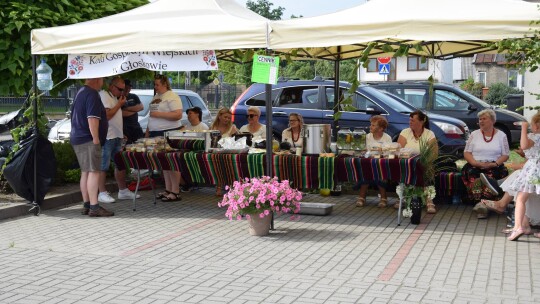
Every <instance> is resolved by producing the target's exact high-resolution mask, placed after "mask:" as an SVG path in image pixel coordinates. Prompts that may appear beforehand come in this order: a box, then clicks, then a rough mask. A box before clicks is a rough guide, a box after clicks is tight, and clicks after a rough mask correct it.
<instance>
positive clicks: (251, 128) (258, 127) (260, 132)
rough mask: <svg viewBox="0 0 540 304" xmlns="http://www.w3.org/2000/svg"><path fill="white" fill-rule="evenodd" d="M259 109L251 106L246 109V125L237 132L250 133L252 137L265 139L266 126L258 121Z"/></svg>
mask: <svg viewBox="0 0 540 304" xmlns="http://www.w3.org/2000/svg"><path fill="white" fill-rule="evenodd" d="M260 116H261V110H260V109H259V107H255V106H251V107H249V108H248V110H247V118H248V123H247V125H243V126H242V127H241V128H240V131H239V133H251V134H252V135H253V138H254V139H255V138H262V139H266V126H265V125H263V124H262V123H260V122H259V117H260Z"/></svg>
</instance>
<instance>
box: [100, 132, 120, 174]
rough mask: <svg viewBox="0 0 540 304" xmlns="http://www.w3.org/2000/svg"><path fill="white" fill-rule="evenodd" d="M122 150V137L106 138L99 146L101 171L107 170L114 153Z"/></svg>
mask: <svg viewBox="0 0 540 304" xmlns="http://www.w3.org/2000/svg"><path fill="white" fill-rule="evenodd" d="M121 150H122V138H113V139H107V140H106V141H105V145H103V147H102V148H101V151H102V152H101V154H102V158H101V171H108V170H109V166H110V165H111V160H112V159H113V157H114V155H115V154H116V153H118V152H120V151H121Z"/></svg>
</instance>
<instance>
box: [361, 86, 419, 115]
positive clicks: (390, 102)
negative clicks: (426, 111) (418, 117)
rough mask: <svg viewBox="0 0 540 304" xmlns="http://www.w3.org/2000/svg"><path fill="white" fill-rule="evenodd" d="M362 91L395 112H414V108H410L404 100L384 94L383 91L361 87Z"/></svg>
mask: <svg viewBox="0 0 540 304" xmlns="http://www.w3.org/2000/svg"><path fill="white" fill-rule="evenodd" d="M363 90H364V91H365V92H368V93H369V94H371V95H373V96H374V97H375V98H377V99H379V100H382V101H383V102H384V103H385V104H386V105H387V106H388V107H390V108H392V109H393V110H394V111H396V112H400V113H411V112H414V111H416V108H415V107H413V106H411V105H410V104H409V103H407V102H406V101H405V100H403V99H401V98H399V97H397V96H395V95H392V94H390V93H388V94H386V93H384V92H383V91H379V90H377V89H375V88H372V87H363Z"/></svg>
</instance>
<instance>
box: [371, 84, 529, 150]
mask: <svg viewBox="0 0 540 304" xmlns="http://www.w3.org/2000/svg"><path fill="white" fill-rule="evenodd" d="M368 84H369V85H370V86H372V87H374V88H377V89H380V90H385V91H388V92H390V93H392V94H394V95H396V96H399V97H400V98H402V99H405V100H406V101H407V102H409V103H410V104H411V105H413V106H415V107H417V108H419V109H422V110H426V111H429V112H431V113H436V114H440V115H446V116H451V117H454V118H458V119H460V120H463V121H464V122H465V123H466V124H467V126H468V127H469V130H471V131H473V130H476V129H478V112H480V111H482V110H484V109H493V110H494V111H495V113H496V115H497V122H496V123H495V128H497V129H499V130H501V131H503V132H504V133H505V134H506V136H507V137H508V142H509V143H519V138H520V132H521V127H520V126H516V125H514V122H517V121H525V117H523V116H522V115H520V114H518V113H515V112H512V111H508V110H506V109H501V108H497V107H494V106H492V105H490V104H488V103H486V102H484V101H482V100H481V99H479V98H478V97H476V96H474V95H472V94H470V93H468V92H467V91H464V90H462V89H460V88H458V87H454V86H451V85H448V84H443V83H435V84H433V94H432V96H431V98H430V95H429V87H430V83H429V82H425V81H405V82H374V83H368Z"/></svg>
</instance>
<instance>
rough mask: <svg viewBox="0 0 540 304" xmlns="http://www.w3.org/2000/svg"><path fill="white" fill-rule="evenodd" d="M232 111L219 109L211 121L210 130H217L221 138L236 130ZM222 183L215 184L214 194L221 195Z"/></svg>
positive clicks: (232, 133) (230, 134)
mask: <svg viewBox="0 0 540 304" xmlns="http://www.w3.org/2000/svg"><path fill="white" fill-rule="evenodd" d="M231 118H232V113H231V110H229V109H227V108H221V109H219V111H218V113H217V115H216V118H215V119H214V122H212V126H211V127H210V129H211V130H217V131H219V133H220V134H221V137H222V138H225V137H232V136H234V134H236V133H237V132H238V129H236V126H235V125H234V124H233V123H232V119H231ZM223 187H224V185H221V184H217V185H216V196H222V195H223Z"/></svg>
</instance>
